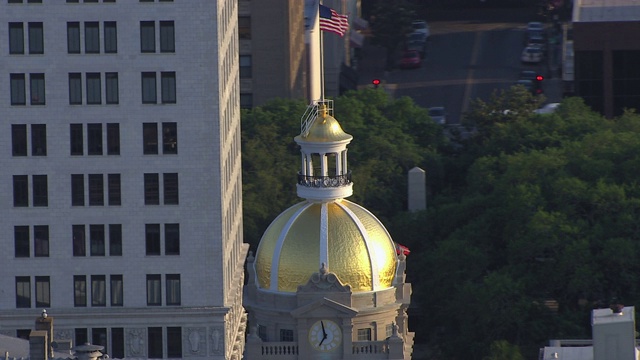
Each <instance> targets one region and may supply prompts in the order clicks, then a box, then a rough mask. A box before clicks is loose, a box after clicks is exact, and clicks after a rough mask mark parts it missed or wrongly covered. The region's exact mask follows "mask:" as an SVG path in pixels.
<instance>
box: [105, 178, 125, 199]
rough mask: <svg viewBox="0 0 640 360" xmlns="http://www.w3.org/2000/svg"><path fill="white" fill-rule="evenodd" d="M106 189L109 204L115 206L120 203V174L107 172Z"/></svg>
mask: <svg viewBox="0 0 640 360" xmlns="http://www.w3.org/2000/svg"><path fill="white" fill-rule="evenodd" d="M107 181H108V185H107V191H108V192H109V205H110V206H116V205H122V203H121V202H122V201H121V194H120V174H108V175H107Z"/></svg>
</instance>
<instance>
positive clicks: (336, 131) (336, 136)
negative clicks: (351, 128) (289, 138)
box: [295, 113, 353, 143]
mask: <svg viewBox="0 0 640 360" xmlns="http://www.w3.org/2000/svg"><path fill="white" fill-rule="evenodd" d="M351 139H353V136H351V135H349V134H347V133H346V132H344V130H342V126H340V123H338V120H336V119H335V118H334V117H333V116H331V115H328V114H326V113H324V114H322V116H319V117H318V118H317V119H316V121H314V122H313V124H312V125H311V127H310V128H309V132H308V134H306V136H303V135H298V136H296V137H295V141H296V142H298V143H300V142H343V141H351Z"/></svg>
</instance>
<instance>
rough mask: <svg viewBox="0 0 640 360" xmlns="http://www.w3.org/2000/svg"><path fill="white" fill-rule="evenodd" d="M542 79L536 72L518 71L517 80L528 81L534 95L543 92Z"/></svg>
mask: <svg viewBox="0 0 640 360" xmlns="http://www.w3.org/2000/svg"><path fill="white" fill-rule="evenodd" d="M543 79H544V77H543V76H542V75H540V74H539V73H538V72H537V71H533V70H522V71H520V77H519V78H518V80H529V81H531V84H532V90H531V92H532V93H533V94H534V95H539V94H542V93H543V92H544V91H543V90H542V80H543Z"/></svg>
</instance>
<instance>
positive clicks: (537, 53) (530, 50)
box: [520, 46, 544, 64]
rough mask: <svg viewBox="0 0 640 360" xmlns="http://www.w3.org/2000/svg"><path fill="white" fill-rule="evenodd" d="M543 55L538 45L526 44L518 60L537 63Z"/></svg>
mask: <svg viewBox="0 0 640 360" xmlns="http://www.w3.org/2000/svg"><path fill="white" fill-rule="evenodd" d="M543 57H544V51H542V48H540V47H539V46H527V47H526V48H524V50H522V56H521V57H520V60H522V62H523V63H530V64H539V63H540V62H541V61H542V58H543Z"/></svg>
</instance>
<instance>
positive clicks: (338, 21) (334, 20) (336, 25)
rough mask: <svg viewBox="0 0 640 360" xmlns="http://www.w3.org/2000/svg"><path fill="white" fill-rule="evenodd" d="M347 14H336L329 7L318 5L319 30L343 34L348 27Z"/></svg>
mask: <svg viewBox="0 0 640 360" xmlns="http://www.w3.org/2000/svg"><path fill="white" fill-rule="evenodd" d="M348 19H349V16H348V15H341V14H338V13H337V12H336V11H335V10H333V9H332V8H330V7H327V6H324V5H320V30H322V31H329V32H332V33H336V34H338V35H340V36H344V33H345V32H347V29H348V28H349V21H348Z"/></svg>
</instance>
